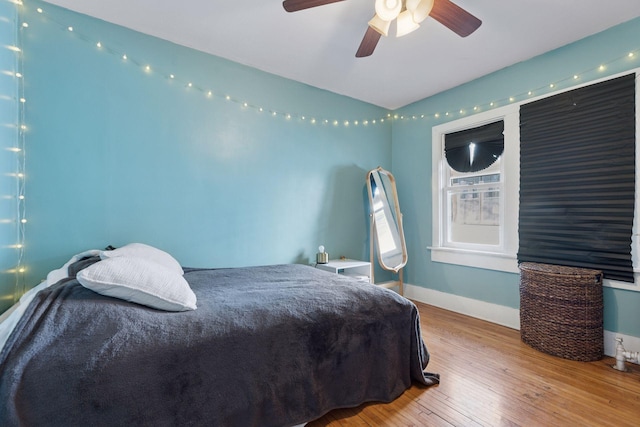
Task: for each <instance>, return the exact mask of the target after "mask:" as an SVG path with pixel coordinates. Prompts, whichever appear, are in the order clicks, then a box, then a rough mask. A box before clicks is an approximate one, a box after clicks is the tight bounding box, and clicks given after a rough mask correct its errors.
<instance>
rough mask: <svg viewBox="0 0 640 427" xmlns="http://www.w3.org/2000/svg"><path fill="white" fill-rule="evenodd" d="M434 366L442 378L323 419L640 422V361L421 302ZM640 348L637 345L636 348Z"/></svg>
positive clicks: (367, 422) (446, 426) (401, 423)
mask: <svg viewBox="0 0 640 427" xmlns="http://www.w3.org/2000/svg"><path fill="white" fill-rule="evenodd" d="M416 305H417V307H418V309H419V312H420V325H421V329H422V336H423V338H424V340H425V343H426V344H427V348H428V350H429V353H430V356H431V360H430V362H429V365H428V367H427V370H428V371H430V372H438V373H439V374H440V375H441V384H439V385H437V386H433V387H424V386H421V385H418V384H414V385H413V386H412V387H411V388H409V389H408V390H407V391H405V392H404V393H403V394H402V395H401V396H400V397H399V398H398V399H396V400H395V401H393V402H391V403H387V404H385V403H368V404H365V405H362V406H359V407H358V408H352V409H338V410H335V411H332V412H330V413H328V414H327V415H325V416H324V417H322V418H320V419H319V420H316V421H313V422H311V423H309V424H308V425H309V427H319V426H371V427H379V426H398V427H407V426H436V427H450V426H465V427H466V426H472V427H479V426H487V427H489V426H491V427H493V426H516V427H519V426H522V427H525V426H526V427H528V426H577V425H580V426H585V427H601V426H602V427H604V426H610V425H616V426H617V427H626V426H629V427H631V426H633V427H637V426H639V425H640V366H638V365H633V364H627V366H628V367H629V372H619V371H616V370H614V369H612V368H611V365H613V364H615V360H614V359H613V358H610V357H607V358H604V359H603V360H601V361H597V362H576V361H571V360H566V359H562V358H558V357H554V356H550V355H548V354H545V353H541V352H539V351H537V350H534V349H533V348H531V347H529V346H527V345H526V344H524V343H523V342H522V341H521V340H520V333H519V331H516V330H513V329H509V328H506V327H503V326H500V325H496V324H492V323H489V322H485V321H482V320H478V319H474V318H470V317H467V316H463V315H460V314H457V313H453V312H450V311H447V310H443V309H440V308H437V307H433V306H429V305H426V304H422V303H416ZM631 350H634V351H636V350H637V349H631Z"/></svg>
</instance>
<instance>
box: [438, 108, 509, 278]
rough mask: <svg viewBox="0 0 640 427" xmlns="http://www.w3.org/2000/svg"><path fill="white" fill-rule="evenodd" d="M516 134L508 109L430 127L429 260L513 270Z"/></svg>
mask: <svg viewBox="0 0 640 427" xmlns="http://www.w3.org/2000/svg"><path fill="white" fill-rule="evenodd" d="M518 132H519V129H518V110H517V108H513V107H511V108H503V109H496V110H493V111H491V112H487V113H482V114H477V115H475V116H472V117H468V118H464V119H460V120H456V121H454V122H450V123H445V124H443V125H440V126H436V127H434V128H433V141H434V144H433V182H434V184H435V185H434V195H433V202H434V203H433V246H432V247H431V248H430V249H431V256H432V259H433V260H434V261H438V262H447V263H453V264H461V265H469V266H474V267H482V268H489V269H495V270H502V271H512V272H517V271H518V266H517V262H516V250H517V218H518V217H517V209H518V205H517V203H518V200H517V185H518V156H519V148H518ZM514 184H515V193H514V192H513V191H514V187H513V185H514ZM514 195H515V196H514ZM514 215H515V216H514Z"/></svg>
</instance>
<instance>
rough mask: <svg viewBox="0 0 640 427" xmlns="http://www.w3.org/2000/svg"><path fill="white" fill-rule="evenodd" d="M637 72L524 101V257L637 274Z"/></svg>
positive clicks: (623, 276) (618, 275)
mask: <svg viewBox="0 0 640 427" xmlns="http://www.w3.org/2000/svg"><path fill="white" fill-rule="evenodd" d="M634 198H635V74H631V75H627V76H623V77H619V78H615V79H612V80H608V81H605V82H602V83H598V84H594V85H590V86H587V87H584V88H579V89H575V90H572V91H569V92H565V93H562V94H559V95H555V96H552V97H549V98H545V99H542V100H540V101H536V102H532V103H530V104H526V105H523V106H522V107H521V109H520V220H519V224H518V226H519V239H520V248H519V251H518V261H519V262H525V261H529V262H541V263H548V264H559V265H567V266H572V267H586V268H596V269H599V270H602V271H603V272H604V276H605V277H607V278H610V279H615V280H621V281H626V282H633V265H632V260H631V234H632V226H633V215H634Z"/></svg>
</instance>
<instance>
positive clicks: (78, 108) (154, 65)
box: [23, 1, 391, 286]
mask: <svg viewBox="0 0 640 427" xmlns="http://www.w3.org/2000/svg"><path fill="white" fill-rule="evenodd" d="M36 7H42V8H43V9H44V13H42V14H40V13H37V12H36ZM23 14H24V19H25V20H26V21H28V22H29V27H28V31H27V32H25V35H24V40H23V48H24V52H25V65H24V66H25V84H26V88H25V91H26V97H27V99H28V103H27V110H26V117H27V121H28V122H29V134H28V145H29V157H28V166H27V168H28V172H29V173H28V181H27V191H28V199H29V222H28V239H27V240H28V250H27V260H26V265H27V267H28V275H27V277H28V280H29V283H30V284H31V285H32V286H33V285H35V284H37V283H38V282H39V281H40V280H42V279H43V278H44V277H45V276H46V273H47V272H48V271H50V270H51V269H53V268H57V267H59V266H60V265H62V263H64V262H65V261H66V260H68V259H69V257H70V256H72V255H73V254H75V253H78V252H80V251H83V250H86V249H91V248H98V249H100V248H103V247H105V246H107V245H114V246H119V245H123V244H126V243H129V242H145V243H148V244H151V245H154V246H157V247H159V248H162V249H165V250H167V251H169V252H170V253H172V254H173V255H174V256H175V257H176V258H177V259H178V260H179V261H180V262H181V263H182V264H183V265H187V266H201V267H235V266H245V265H259V264H275V263H291V262H295V263H310V262H313V261H314V260H315V253H316V252H317V247H318V245H320V244H324V245H325V247H326V248H327V250H328V252H329V253H330V255H331V256H335V257H337V256H339V255H345V256H348V257H353V258H360V259H362V258H363V257H365V256H368V247H369V246H368V222H367V221H368V216H367V212H366V210H365V201H366V199H365V198H364V196H365V193H364V188H365V176H366V172H367V171H368V170H369V169H372V168H374V167H376V166H378V165H382V166H384V167H390V158H391V124H390V122H388V121H387V122H384V123H380V121H379V120H377V119H379V118H382V117H384V116H385V115H386V114H387V112H386V110H383V109H381V108H378V107H375V106H372V105H370V104H366V103H362V102H360V101H355V100H353V99H351V98H347V97H344V96H340V95H336V94H333V93H330V92H327V91H322V90H319V89H316V88H312V87H310V86H307V85H303V84H299V83H296V82H293V81H290V80H287V79H283V78H279V77H276V76H273V75H270V74H267V73H264V72H260V71H258V70H255V69H252V68H249V67H245V66H242V65H239V64H237V63H233V62H230V61H226V60H223V59H220V58H217V57H214V56H211V55H206V54H203V53H201V52H198V51H195V50H191V49H187V48H184V47H181V46H178V45H174V44H172V43H169V42H166V41H163V40H159V39H157V38H153V37H148V36H145V35H142V34H139V33H136V32H133V31H130V30H127V29H124V28H122V27H118V26H115V25H111V24H108V23H105V22H103V21H99V20H95V19H92V18H89V17H87V16H84V15H79V14H76V13H72V12H69V11H67V10H65V9H61V8H56V7H54V6H51V5H49V4H46V3H40V2H35V1H29V2H27V3H26V5H25V6H24V9H23ZM69 26H72V27H73V31H68V30H67V27H69ZM98 41H100V43H101V47H98V46H97V42H98ZM125 53H126V55H127V57H128V59H127V60H123V59H122V55H123V54H125ZM147 64H148V65H150V67H151V70H150V71H146V70H145V66H146V65H147ZM170 74H173V75H174V77H175V78H173V79H172V78H170ZM189 82H191V83H193V86H192V87H188V83H189ZM209 89H211V90H212V91H213V96H211V97H209V96H207V91H208V90H209ZM225 95H229V96H231V97H232V99H231V100H226V99H225V97H224V96H225ZM244 102H247V103H248V104H249V105H247V106H244V105H243V103H244ZM258 107H262V108H263V109H264V111H262V112H261V111H260V110H259V108H258ZM269 111H276V112H277V114H276V116H273V115H272V114H271V113H270V112H269ZM286 114H290V115H291V118H287V116H286ZM302 116H304V118H303V117H302ZM311 118H316V119H318V120H319V121H320V122H317V123H315V124H313V123H311ZM325 118H327V119H330V120H331V121H332V120H334V119H336V120H338V124H337V125H334V124H333V123H332V122H330V123H328V124H324V123H323V122H322V121H321V120H322V119H325ZM374 119H376V120H377V121H376V124H374V123H373V120H374ZM365 120H368V121H369V122H368V123H367V124H365V123H364V122H365ZM347 121H348V124H345V122H347ZM356 122H357V123H356Z"/></svg>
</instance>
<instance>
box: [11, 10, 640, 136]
mask: <svg viewBox="0 0 640 427" xmlns="http://www.w3.org/2000/svg"><path fill="white" fill-rule="evenodd" d="M16 1H17V3H19V4H21V5H22V1H21V0H16ZM36 12H37V13H39V14H41V15H42V16H43V17H45V18H46V20H47V21H49V22H51V23H54V24H55V25H57V26H58V27H59V28H60V29H61V30H63V31H66V32H68V33H69V34H71V35H73V36H75V37H77V38H78V39H79V40H82V41H84V42H87V43H88V44H90V45H92V46H93V47H94V48H96V49H99V50H101V51H103V52H105V53H108V54H110V55H112V56H114V58H117V59H119V60H124V61H127V62H130V63H131V64H132V65H134V66H136V67H138V68H140V69H141V70H142V71H145V72H147V73H148V74H149V75H151V74H153V75H154V76H158V77H161V78H164V79H166V80H170V81H175V82H179V83H182V84H183V86H184V87H185V88H186V89H189V90H195V91H198V92H200V93H201V94H204V95H205V96H206V97H208V98H218V99H222V100H224V101H226V102H229V103H231V104H235V105H236V106H239V107H240V108H243V109H253V110H255V111H257V112H259V113H267V114H269V115H271V116H273V117H277V118H283V119H285V120H288V121H302V122H307V123H309V124H314V125H315V124H322V125H332V126H344V127H350V126H351V127H353V126H369V125H376V124H382V123H385V122H388V121H392V120H393V121H409V120H423V121H424V120H430V121H438V122H440V121H443V120H453V119H456V118H459V117H462V116H465V115H471V114H476V113H479V112H482V111H487V110H491V109H494V108H498V107H502V106H504V105H507V104H512V103H515V102H522V101H526V100H528V99H534V98H536V97H539V96H541V95H545V94H549V93H551V92H554V91H557V90H559V89H561V88H563V87H567V86H573V85H577V84H580V83H582V82H584V81H590V80H595V79H597V78H599V77H602V76H606V75H607V74H608V72H609V70H610V68H615V67H613V65H614V64H619V65H622V66H623V67H624V66H628V68H626V69H629V68H631V67H634V66H637V65H633V64H632V63H631V64H629V62H630V61H634V62H636V63H637V62H638V58H639V56H640V51H639V50H636V51H632V52H629V53H627V54H625V55H624V56H621V57H616V58H613V59H611V60H609V61H606V62H602V63H599V64H596V65H594V66H593V67H591V68H588V69H586V70H583V71H581V72H579V73H576V74H573V75H570V76H566V77H564V78H561V79H558V80H556V81H554V82H552V83H549V84H547V85H543V86H540V87H536V88H532V89H530V90H527V91H524V92H522V93H517V94H514V95H511V96H508V97H505V98H501V99H495V100H490V101H487V102H485V103H481V104H475V105H471V106H464V107H460V108H456V109H453V110H451V111H432V112H424V113H420V114H411V115H403V114H393V113H391V112H387V113H386V114H384V115H383V116H381V117H376V118H365V119H356V120H353V119H340V118H318V117H313V116H312V115H309V114H304V113H298V112H287V111H281V110H278V109H273V108H269V107H267V106H260V105H256V104H255V103H252V102H250V101H248V100H242V99H240V98H238V97H235V96H233V95H230V94H225V93H224V91H219V90H213V89H209V88H207V85H203V84H198V83H196V82H193V81H190V80H184V79H181V78H179V77H178V76H177V75H175V74H174V73H171V72H166V71H165V70H160V69H158V68H156V67H154V66H152V65H151V64H146V63H144V62H143V61H140V60H138V59H136V58H134V57H132V56H131V55H129V54H127V53H126V52H124V51H119V50H117V49H115V48H113V47H111V46H110V45H109V44H108V43H107V42H105V41H104V40H98V39H96V38H95V37H92V36H90V35H87V34H85V33H83V32H82V31H78V29H77V28H75V27H74V26H73V25H69V24H68V23H62V22H59V21H58V20H56V18H55V17H53V16H51V15H50V14H48V13H47V12H46V11H45V10H44V9H43V8H41V7H38V8H36ZM22 25H23V26H24V25H26V26H27V27H28V24H27V23H23V24H22ZM623 61H626V62H625V63H622V62H623ZM152 70H153V73H151V71H152Z"/></svg>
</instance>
